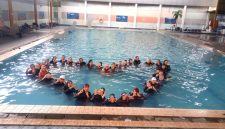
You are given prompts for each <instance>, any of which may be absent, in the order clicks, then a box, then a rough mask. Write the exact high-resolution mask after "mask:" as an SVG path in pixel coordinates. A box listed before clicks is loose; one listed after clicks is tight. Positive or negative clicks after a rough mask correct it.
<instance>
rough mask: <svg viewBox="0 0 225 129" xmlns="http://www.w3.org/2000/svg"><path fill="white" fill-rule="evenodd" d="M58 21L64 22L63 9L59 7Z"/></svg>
mask: <svg viewBox="0 0 225 129" xmlns="http://www.w3.org/2000/svg"><path fill="white" fill-rule="evenodd" d="M58 23H59V24H62V9H61V7H58Z"/></svg>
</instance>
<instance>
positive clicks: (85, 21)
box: [84, 0, 87, 25]
mask: <svg viewBox="0 0 225 129" xmlns="http://www.w3.org/2000/svg"><path fill="white" fill-rule="evenodd" d="M84 24H85V25H87V0H85V1H84Z"/></svg>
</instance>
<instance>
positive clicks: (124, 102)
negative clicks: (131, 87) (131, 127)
mask: <svg viewBox="0 0 225 129" xmlns="http://www.w3.org/2000/svg"><path fill="white" fill-rule="evenodd" d="M118 104H119V105H120V106H122V107H128V106H129V104H130V98H129V95H128V94H127V93H126V92H123V93H122V94H121V96H120V98H119V99H118Z"/></svg>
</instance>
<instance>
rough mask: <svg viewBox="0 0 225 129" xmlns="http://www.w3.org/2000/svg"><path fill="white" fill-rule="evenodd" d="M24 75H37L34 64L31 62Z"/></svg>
mask: <svg viewBox="0 0 225 129" xmlns="http://www.w3.org/2000/svg"><path fill="white" fill-rule="evenodd" d="M26 75H29V76H33V77H35V76H37V75H38V70H36V68H35V65H34V64H31V65H30V68H27V70H26Z"/></svg>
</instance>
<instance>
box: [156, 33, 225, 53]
mask: <svg viewBox="0 0 225 129" xmlns="http://www.w3.org/2000/svg"><path fill="white" fill-rule="evenodd" d="M160 33H161V34H166V35H169V36H171V37H173V38H176V39H179V40H181V41H184V42H188V43H192V44H195V45H197V46H200V47H205V48H208V49H210V50H213V51H214V52H216V51H217V52H219V53H221V54H223V55H224V54H225V35H213V34H192V33H181V32H174V31H162V32H160Z"/></svg>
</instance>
